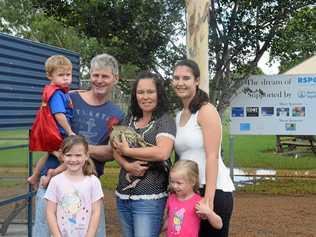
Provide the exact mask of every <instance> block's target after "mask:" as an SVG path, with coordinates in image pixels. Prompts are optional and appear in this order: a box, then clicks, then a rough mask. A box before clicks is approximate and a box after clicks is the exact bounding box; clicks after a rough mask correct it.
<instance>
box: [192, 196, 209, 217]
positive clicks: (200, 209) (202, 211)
mask: <svg viewBox="0 0 316 237" xmlns="http://www.w3.org/2000/svg"><path fill="white" fill-rule="evenodd" d="M195 210H196V214H197V215H198V216H199V217H200V218H202V219H207V215H206V213H208V212H210V211H213V202H211V200H210V199H209V198H206V197H203V198H202V199H201V200H200V201H199V202H198V203H197V204H196V205H195Z"/></svg>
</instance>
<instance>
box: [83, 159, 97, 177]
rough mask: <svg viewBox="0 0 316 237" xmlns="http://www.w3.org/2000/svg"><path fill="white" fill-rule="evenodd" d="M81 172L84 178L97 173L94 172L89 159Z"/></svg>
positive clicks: (92, 164) (93, 166)
mask: <svg viewBox="0 0 316 237" xmlns="http://www.w3.org/2000/svg"><path fill="white" fill-rule="evenodd" d="M82 171H83V174H84V175H85V176H90V175H97V172H96V170H95V165H94V163H93V161H92V160H91V158H90V157H89V158H88V159H87V160H86V161H85V163H84V165H83V167H82Z"/></svg>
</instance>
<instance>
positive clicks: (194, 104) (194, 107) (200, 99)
mask: <svg viewBox="0 0 316 237" xmlns="http://www.w3.org/2000/svg"><path fill="white" fill-rule="evenodd" d="M179 66H186V67H188V68H190V69H191V71H192V74H193V76H194V80H199V79H200V68H199V65H198V64H197V63H196V62H195V61H193V60H191V59H183V60H181V61H178V62H177V63H176V65H175V66H174V68H173V71H175V70H176V68H177V67H179ZM209 102H210V98H209V96H208V94H207V93H206V92H205V91H203V90H201V89H200V88H199V87H198V86H197V87H196V93H195V95H194V97H193V99H192V100H191V102H190V104H189V109H190V111H191V113H192V114H194V113H196V112H197V111H198V110H199V109H200V108H201V107H202V105H205V104H207V103H209Z"/></svg>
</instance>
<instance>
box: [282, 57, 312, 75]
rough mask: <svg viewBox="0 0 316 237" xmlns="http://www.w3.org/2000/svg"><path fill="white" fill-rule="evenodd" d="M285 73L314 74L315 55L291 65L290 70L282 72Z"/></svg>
mask: <svg viewBox="0 0 316 237" xmlns="http://www.w3.org/2000/svg"><path fill="white" fill-rule="evenodd" d="M283 74H285V75H294V74H316V55H314V56H313V57H310V58H308V59H306V60H305V61H303V62H301V63H300V64H298V65H296V66H295V67H292V68H291V69H290V70H288V71H286V72H285V73H283Z"/></svg>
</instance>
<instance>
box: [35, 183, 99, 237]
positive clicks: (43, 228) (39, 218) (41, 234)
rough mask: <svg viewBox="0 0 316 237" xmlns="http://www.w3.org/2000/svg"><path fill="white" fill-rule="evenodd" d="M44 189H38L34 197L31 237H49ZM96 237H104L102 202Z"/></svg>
mask: <svg viewBox="0 0 316 237" xmlns="http://www.w3.org/2000/svg"><path fill="white" fill-rule="evenodd" d="M45 192H46V189H44V188H42V187H39V189H38V190H37V193H36V197H35V221H34V227H33V234H32V236H33V237H50V236H51V234H50V230H49V227H48V223H47V218H46V199H45V198H44V196H45ZM96 237H105V215H104V205H103V202H102V206H101V213H100V223H99V226H98V230H97V234H96Z"/></svg>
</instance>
